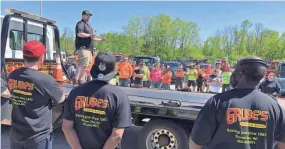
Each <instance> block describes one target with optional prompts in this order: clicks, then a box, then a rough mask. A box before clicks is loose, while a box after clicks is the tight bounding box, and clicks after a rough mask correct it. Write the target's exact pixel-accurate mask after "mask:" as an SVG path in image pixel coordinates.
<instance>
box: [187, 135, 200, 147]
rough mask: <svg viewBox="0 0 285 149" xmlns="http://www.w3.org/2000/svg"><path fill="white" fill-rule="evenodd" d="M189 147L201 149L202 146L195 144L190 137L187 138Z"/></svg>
mask: <svg viewBox="0 0 285 149" xmlns="http://www.w3.org/2000/svg"><path fill="white" fill-rule="evenodd" d="M189 148H190V149H202V148H203V146H200V145H198V144H196V143H195V142H193V140H192V138H191V137H190V138H189Z"/></svg>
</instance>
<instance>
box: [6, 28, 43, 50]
mask: <svg viewBox="0 0 285 149" xmlns="http://www.w3.org/2000/svg"><path fill="white" fill-rule="evenodd" d="M9 38H10V48H11V49H12V50H20V51H22V50H23V45H24V40H23V32H22V31H18V30H10V33H9ZM42 39H43V36H42V35H38V34H33V33H27V40H28V41H31V40H37V41H40V42H43V41H42Z"/></svg>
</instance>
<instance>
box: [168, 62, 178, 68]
mask: <svg viewBox="0 0 285 149" xmlns="http://www.w3.org/2000/svg"><path fill="white" fill-rule="evenodd" d="M164 65H168V66H170V68H176V67H179V65H180V64H179V63H164Z"/></svg>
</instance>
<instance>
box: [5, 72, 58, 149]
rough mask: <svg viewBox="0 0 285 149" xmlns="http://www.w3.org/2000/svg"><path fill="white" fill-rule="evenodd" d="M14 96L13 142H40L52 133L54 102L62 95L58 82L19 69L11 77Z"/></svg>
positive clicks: (11, 89)
mask: <svg viewBox="0 0 285 149" xmlns="http://www.w3.org/2000/svg"><path fill="white" fill-rule="evenodd" d="M8 86H9V90H10V93H11V95H12V103H13V109H12V124H11V133H10V137H11V141H13V142H15V143H18V144H27V143H29V142H30V143H34V142H36V143H38V142H40V141H42V140H43V139H45V138H46V137H47V136H48V135H49V134H50V133H51V132H52V129H53V128H52V103H58V102H59V101H60V99H61V98H62V96H63V92H62V90H61V89H60V88H59V87H58V84H57V82H56V80H55V79H54V78H53V77H52V76H51V75H47V74H43V73H41V72H39V71H38V70H35V69H30V68H24V67H22V68H19V69H17V70H14V71H13V72H12V73H11V74H10V75H9V78H8Z"/></svg>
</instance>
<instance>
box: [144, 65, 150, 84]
mask: <svg viewBox="0 0 285 149" xmlns="http://www.w3.org/2000/svg"><path fill="white" fill-rule="evenodd" d="M143 71H144V75H143V81H147V79H148V77H149V69H148V68H147V67H146V66H144V68H143Z"/></svg>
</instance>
